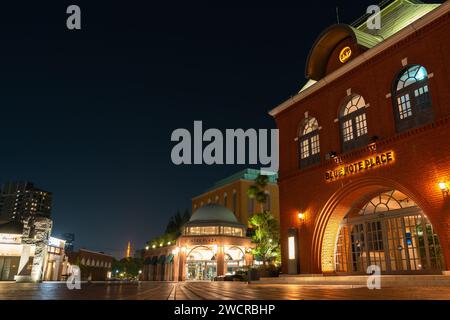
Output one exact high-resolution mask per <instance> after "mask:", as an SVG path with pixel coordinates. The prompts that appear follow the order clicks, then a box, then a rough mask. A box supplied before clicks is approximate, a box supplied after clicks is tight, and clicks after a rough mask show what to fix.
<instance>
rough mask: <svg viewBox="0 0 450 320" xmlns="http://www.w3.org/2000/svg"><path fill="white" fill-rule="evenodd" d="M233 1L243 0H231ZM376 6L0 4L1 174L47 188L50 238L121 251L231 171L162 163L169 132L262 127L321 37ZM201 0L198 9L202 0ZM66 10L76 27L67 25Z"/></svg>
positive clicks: (297, 82) (270, 124)
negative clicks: (198, 126) (66, 236)
mask: <svg viewBox="0 0 450 320" xmlns="http://www.w3.org/2000/svg"><path fill="white" fill-rule="evenodd" d="M241 2H242V1H241ZM374 2H376V1H366V0H364V1H360V0H358V1H343V0H342V1H311V2H308V3H305V2H303V1H297V5H296V6H294V5H293V4H280V3H279V2H278V1H277V2H276V3H277V4H276V5H275V2H273V5H268V4H262V3H259V4H258V2H253V3H250V2H247V3H246V4H245V5H242V4H240V5H239V2H236V3H232V2H229V1H226V2H225V1H209V2H197V1H195V2H189V3H187V2H186V1H184V2H181V1H180V2H179V3H177V2H166V1H165V2H164V5H163V4H161V3H163V2H161V3H160V4H155V3H154V1H119V2H112V1H98V0H96V1H72V2H67V1H29V3H27V2H23V1H21V2H18V3H16V4H15V5H13V6H12V5H8V6H5V4H2V10H1V11H0V14H1V16H0V23H1V26H0V27H1V29H0V34H1V39H2V42H1V44H2V45H1V49H0V59H1V60H0V79H1V84H0V85H1V86H0V106H1V124H0V143H1V144H0V145H1V150H2V152H1V156H0V182H5V181H8V180H29V181H33V182H34V183H35V184H36V185H37V186H38V187H41V188H43V189H46V190H49V191H52V192H53V194H54V207H53V213H52V214H53V218H54V233H55V234H58V233H63V232H74V233H75V234H76V246H77V247H86V248H90V249H93V250H101V251H105V252H109V253H112V254H114V255H116V256H120V255H122V254H123V252H124V250H125V247H126V243H127V241H128V240H131V241H132V242H133V243H134V245H135V247H136V248H137V247H142V246H143V243H144V242H145V241H146V240H148V239H150V238H151V237H153V236H156V235H159V234H160V233H162V232H163V231H164V228H165V225H166V223H167V220H168V218H169V217H170V216H171V215H173V214H174V213H175V212H176V211H177V209H180V210H184V209H185V208H190V199H191V197H192V196H194V195H197V194H199V193H201V192H202V191H203V190H204V189H206V188H208V187H209V186H210V185H211V184H212V183H213V182H214V181H216V180H218V179H221V178H223V177H225V176H227V175H229V174H232V173H234V172H235V171H238V170H240V169H242V168H243V167H239V166H214V167H207V166H195V167H194V166H192V167H189V166H182V167H176V166H174V165H173V164H171V161H170V151H171V147H172V146H173V144H172V143H171V142H170V134H171V132H172V131H173V130H174V129H176V128H188V129H190V130H192V126H193V121H194V120H203V122H204V126H205V127H215V128H274V127H275V123H274V121H273V120H272V118H271V117H270V116H269V115H268V114H267V111H268V110H270V109H271V108H273V107H275V106H276V105H277V104H278V103H280V102H282V101H283V100H285V99H287V98H288V97H289V96H290V95H293V94H295V93H296V92H297V91H298V90H299V88H300V87H301V85H302V84H303V83H304V82H305V79H304V65H305V60H306V56H307V54H308V51H309V48H310V47H311V45H312V43H313V42H314V40H315V38H316V37H317V36H318V35H319V33H320V32H321V31H322V30H323V29H324V28H326V27H328V26H329V25H331V24H332V23H334V22H335V21H336V13H335V7H336V5H339V7H340V15H341V21H343V22H347V23H350V22H352V21H353V20H355V19H356V18H357V17H358V16H359V15H362V14H363V13H364V12H365V8H366V7H367V6H368V5H369V4H372V3H374ZM208 3H209V4H208ZM69 4H78V5H80V7H81V10H82V30H81V31H68V30H67V29H66V26H65V23H66V17H67V15H66V13H65V11H66V7H67V6H68V5H69Z"/></svg>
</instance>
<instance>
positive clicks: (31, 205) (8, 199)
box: [0, 182, 52, 221]
mask: <svg viewBox="0 0 450 320" xmlns="http://www.w3.org/2000/svg"><path fill="white" fill-rule="evenodd" d="M51 208H52V194H51V192H48V191H44V190H42V189H39V188H36V187H35V186H34V185H33V183H31V182H7V183H5V184H4V185H3V186H2V188H1V193H0V221H11V220H13V221H23V220H25V219H26V218H28V217H30V216H41V217H47V218H49V217H50V214H51Z"/></svg>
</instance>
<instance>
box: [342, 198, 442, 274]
mask: <svg viewBox="0 0 450 320" xmlns="http://www.w3.org/2000/svg"><path fill="white" fill-rule="evenodd" d="M393 196H397V197H399V194H395V191H391V192H389V193H388V194H387V195H386V194H384V195H383V196H381V195H379V196H377V197H378V199H379V201H378V202H375V200H371V201H370V203H371V205H370V206H368V205H366V206H365V207H364V208H363V209H361V211H360V212H359V215H356V216H355V215H354V216H352V217H350V218H348V217H346V218H345V219H344V220H343V222H342V223H341V226H340V230H339V235H338V237H337V243H336V249H335V270H336V272H343V273H366V270H367V267H368V266H370V265H377V266H379V267H380V268H381V271H382V272H387V273H405V272H406V273H414V272H426V273H435V272H438V271H440V270H443V269H444V263H443V256H442V252H441V247H440V245H439V239H438V236H437V234H436V233H435V232H434V230H433V227H432V225H431V223H430V222H429V220H428V219H427V217H426V216H425V215H424V214H423V211H422V210H421V209H420V208H419V207H417V206H416V205H415V204H414V203H413V202H412V201H410V200H409V199H407V198H406V200H405V198H402V200H401V201H402V202H405V201H406V202H408V204H409V205H408V206H404V207H403V208H402V206H401V205H399V200H398V199H395V200H396V202H392V203H391V204H389V202H390V201H392V199H393ZM403 196H404V195H403ZM386 198H388V200H386ZM407 200H409V201H407ZM379 203H382V204H383V207H382V208H383V210H379V211H377V210H376V209H377V207H378V205H379ZM368 207H369V210H368ZM391 208H392V209H393V210H391Z"/></svg>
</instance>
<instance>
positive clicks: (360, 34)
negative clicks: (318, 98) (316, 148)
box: [300, 0, 440, 92]
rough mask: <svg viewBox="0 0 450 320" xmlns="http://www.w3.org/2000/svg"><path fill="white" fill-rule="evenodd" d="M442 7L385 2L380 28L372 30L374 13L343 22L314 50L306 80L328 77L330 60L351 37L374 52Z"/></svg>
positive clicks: (409, 1)
mask: <svg viewBox="0 0 450 320" xmlns="http://www.w3.org/2000/svg"><path fill="white" fill-rule="evenodd" d="M439 6H440V4H425V3H423V2H421V1H418V0H388V1H387V0H385V1H382V2H381V3H380V4H379V7H380V9H381V11H380V19H381V26H380V29H373V30H372V29H369V28H368V26H367V19H368V18H369V17H370V16H371V14H365V15H364V16H362V17H361V18H359V19H358V20H357V21H356V22H354V23H352V24H351V25H348V24H343V23H340V24H335V25H332V26H330V27H329V28H327V29H325V30H324V31H323V32H322V34H321V35H320V36H319V37H318V38H317V40H316V42H315V43H314V45H313V47H312V48H311V51H310V53H309V55H308V59H307V62H306V68H305V75H306V78H307V79H309V80H315V81H319V80H320V79H322V78H323V77H324V76H325V75H326V69H327V61H328V60H329V57H330V55H331V53H332V52H333V50H334V49H335V48H336V46H337V45H338V44H339V43H340V42H341V41H342V40H344V39H346V38H348V37H351V38H353V40H354V41H355V42H356V43H357V44H358V45H359V46H360V47H362V48H365V49H371V48H373V47H375V46H376V45H378V44H380V43H382V42H383V41H384V40H386V39H387V38H389V37H391V36H392V35H394V34H396V33H397V32H399V31H400V30H402V29H404V28H406V27H407V26H408V25H410V24H411V23H413V22H414V21H416V20H418V19H420V18H421V17H423V16H424V15H426V14H427V13H429V12H430V11H432V10H434V9H436V8H437V7H439ZM313 85H314V83H313V82H307V83H306V84H305V85H304V87H303V88H302V89H301V90H300V92H301V91H303V90H306V89H307V88H308V87H311V86H313Z"/></svg>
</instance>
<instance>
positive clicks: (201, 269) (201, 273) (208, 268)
mask: <svg viewBox="0 0 450 320" xmlns="http://www.w3.org/2000/svg"><path fill="white" fill-rule="evenodd" d="M216 274H217V268H216V262H215V261H189V262H188V263H187V264H186V280H213V279H214V277H215V276H216Z"/></svg>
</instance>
